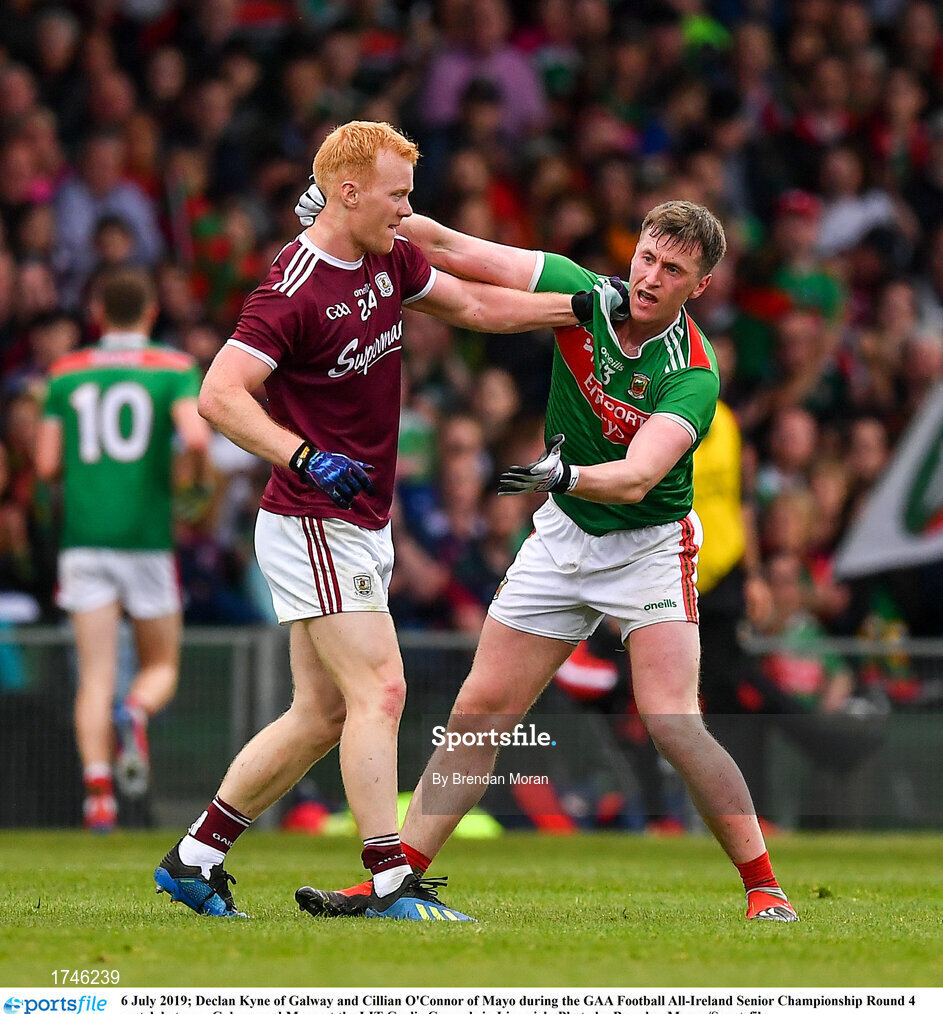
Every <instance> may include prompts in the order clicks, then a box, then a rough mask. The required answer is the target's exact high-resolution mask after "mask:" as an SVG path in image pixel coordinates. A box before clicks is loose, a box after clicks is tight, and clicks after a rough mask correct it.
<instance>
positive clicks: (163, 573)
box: [56, 548, 181, 620]
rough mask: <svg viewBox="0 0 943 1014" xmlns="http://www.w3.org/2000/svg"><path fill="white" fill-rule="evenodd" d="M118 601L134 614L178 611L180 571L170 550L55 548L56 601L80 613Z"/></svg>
mask: <svg viewBox="0 0 943 1014" xmlns="http://www.w3.org/2000/svg"><path fill="white" fill-rule="evenodd" d="M112 602H120V603H121V606H122V608H123V609H124V610H125V612H126V613H127V614H128V615H129V616H131V617H132V618H133V619H135V620H153V619H156V618H157V617H158V616H169V615H170V614H171V613H179V612H180V608H181V598H180V575H179V574H178V573H177V563H176V560H175V559H174V554H173V553H171V552H161V551H157V552H151V551H149V550H137V549H92V548H77V549H64V550H63V551H62V552H61V553H60V554H59V586H58V588H57V589H56V605H57V606H59V608H60V609H64V610H66V612H69V613H85V612H88V611H89V610H91V609H100V608H101V607H102V606H107V605H109V604H110V603H112Z"/></svg>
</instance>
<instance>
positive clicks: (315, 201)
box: [295, 176, 327, 229]
mask: <svg viewBox="0 0 943 1014" xmlns="http://www.w3.org/2000/svg"><path fill="white" fill-rule="evenodd" d="M308 179H309V180H310V181H311V186H310V187H308V189H307V190H306V191H305V192H304V193H303V194H302V195H301V196H300V197H299V198H298V203H297V204H296V205H295V214H296V215H297V216H298V218H299V219H300V220H301V224H302V225H303V226H304V227H305V228H306V229H307V228H308V226H309V225H314V220H315V219H316V218H317V217H318V215H319V214H320V213H321V212H322V211H323V210H324V205H325V204H327V198H326V197H325V196H324V194H323V193H322V192H321V188H320V187H319V186H318V185H317V183H315V182H314V177H313V176H309V177H308Z"/></svg>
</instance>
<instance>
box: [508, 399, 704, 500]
mask: <svg viewBox="0 0 943 1014" xmlns="http://www.w3.org/2000/svg"><path fill="white" fill-rule="evenodd" d="M563 443H564V438H563V436H562V435H560V436H557V437H554V438H553V440H551V442H550V445H549V446H548V448H547V452H546V453H545V454H544V455H543V457H541V458H540V459H539V460H538V461H535V462H533V463H532V464H530V465H515V466H513V467H511V468H510V469H508V471H506V472H504V473H503V474H502V475H501V478H500V480H499V483H498V492H499V493H503V494H514V493H544V492H547V493H569V494H570V496H575V497H579V498H580V499H581V500H592V501H594V502H595V503H618V504H624V503H638V502H639V501H640V500H642V499H644V497H645V495H646V494H647V493H648V492H649V490H651V489H654V487H655V486H657V485H658V483H659V482H661V480H662V479H664V477H665V476H666V475H667V474H668V473H669V472H670V471H671V469H672V468H673V467H674V466H675V464H677V462H678V459H679V458H680V457H681V455H682V454H684V452H685V451H687V450H688V448H689V447H690V446H691V434H690V433H689V432H688V430H687V429H685V427H684V426H682V425H681V423H679V422H677V421H675V420H674V419H673V418H671V417H669V416H667V415H653V416H652V417H651V418H650V419H648V420H647V421H646V422H645V423H643V424H642V426H641V427H640V429H639V431H638V433H636V435H635V437H634V438H633V440H632V443H631V444H630V445H629V449H628V451H627V452H626V455H625V457H624V458H623V459H622V460H621V461H606V462H603V463H602V464H599V465H567V464H565V463H563V462H562V461H561V460H560V448H561V446H562V444H563Z"/></svg>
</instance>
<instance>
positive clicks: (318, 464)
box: [154, 121, 627, 920]
mask: <svg viewBox="0 0 943 1014" xmlns="http://www.w3.org/2000/svg"><path fill="white" fill-rule="evenodd" d="M417 158H418V151H417V148H416V146H415V145H414V144H413V143H412V142H411V141H409V140H407V139H406V138H405V137H404V136H403V135H402V134H400V133H399V132H398V131H396V130H395V129H394V128H392V127H390V126H389V125H388V124H384V123H369V122H360V121H355V122H351V123H347V124H344V125H343V126H341V127H338V128H337V129H336V130H334V131H333V132H332V133H331V134H330V135H329V136H328V137H327V138H326V139H325V141H324V143H323V144H322V145H321V147H320V149H319V150H318V153H317V155H316V156H315V159H314V173H315V176H316V178H317V179H318V180H319V181H320V182H321V185H322V188H323V190H324V192H325V194H326V196H327V204H326V207H325V209H324V211H323V212H322V213H321V214H320V215H319V216H318V218H317V220H316V221H315V223H314V224H313V225H312V226H310V227H309V228H307V229H306V230H305V231H304V232H303V233H302V234H301V235H300V236H299V237H298V238H297V239H295V240H294V241H293V242H291V243H289V244H288V245H287V246H285V247H284V249H283V250H282V251H281V253H280V254H279V255H278V257H277V258H276V259H275V263H274V264H273V265H272V267H271V269H270V271H269V273H268V276H267V277H266V279H265V281H264V282H263V283H262V284H261V285H260V286H259V287H258V288H257V289H256V290H255V291H254V292H253V293H252V294H251V295H250V296H249V298H248V299H247V300H246V303H245V306H244V307H243V311H242V315H241V317H240V320H239V323H238V325H237V327H236V331H235V334H234V335H233V336H232V338H231V339H230V340H229V342H228V343H227V344H226V345H225V346H224V347H223V349H222V350H221V351H220V353H219V355H218V356H217V357H216V360H215V361H214V363H213V365H212V366H211V368H210V370H209V372H208V374H207V376H206V379H205V381H204V383H203V388H202V391H201V394H200V411H201V413H202V414H203V415H204V416H205V417H206V418H207V419H208V420H209V421H210V422H211V423H212V424H213V425H214V426H216V427H217V429H219V430H220V431H222V432H223V433H225V434H226V435H227V436H228V437H229V438H230V439H231V440H233V441H235V442H236V443H237V444H239V445H240V446H241V447H244V448H245V449H246V450H248V451H251V452H252V453H253V454H257V455H259V456H261V457H263V458H266V459H267V460H269V461H271V462H272V464H273V468H272V477H271V479H270V480H269V483H268V486H267V487H266V489H265V493H264V495H263V497H262V504H261V509H260V511H259V518H258V523H257V527H256V552H257V556H258V559H259V564H260V566H261V567H262V570H263V572H264V574H265V576H266V578H267V580H268V583H269V586H270V588H271V592H272V598H273V601H274V604H275V609H276V612H277V614H278V618H279V621H280V622H281V623H285V624H291V661H292V674H293V679H294V696H293V699H292V704H291V707H290V708H289V709H288V711H286V712H285V713H284V714H283V715H281V716H280V717H279V718H278V719H276V720H275V721H274V722H273V723H272V724H271V725H269V726H268V727H267V728H265V729H263V730H262V731H261V732H259V733H258V734H257V735H256V736H255V737H254V738H253V739H252V740H251V741H250V742H249V743H248V744H247V745H246V746H245V747H244V748H243V749H242V751H241V752H240V753H239V754H238V756H237V757H236V759H235V760H234V761H233V763H232V765H231V766H230V768H229V771H228V772H227V774H226V776H225V778H224V779H223V782H222V784H221V785H220V788H219V793H218V795H217V796H216V798H215V799H214V800H213V801H212V802H211V803H210V805H209V806H208V807H207V808H206V810H205V811H204V812H203V814H202V815H200V816H199V817H198V818H197V820H196V821H195V822H194V823H193V824H192V825H191V827H190V829H189V831H188V833H187V834H186V835H185V836H184V837H183V838H182V839H181V840H180V841H179V842H178V843H177V845H175V846H174V847H173V848H172V849H171V850H170V852H168V853H167V855H166V856H165V857H164V859H163V860H162V862H161V864H160V866H158V868H157V869H156V870H155V873H154V877H155V880H156V882H157V885H158V891H166V892H168V893H169V894H170V895H171V897H172V898H173V900H175V901H182V902H184V903H185V904H186V905H188V906H189V907H190V908H192V909H193V910H194V911H196V912H199V913H202V914H206V915H219V916H233V915H239V914H241V913H239V912H238V911H237V909H236V907H235V904H234V903H233V899H232V893H231V891H230V890H229V886H228V884H229V882H230V881H231V880H232V878H231V877H230V876H229V874H228V873H227V872H226V871H225V870H224V869H223V861H224V859H225V856H226V853H227V852H228V851H229V849H230V847H231V846H232V844H233V843H234V842H235V840H236V838H237V837H238V835H239V834H241V833H242V832H243V831H244V830H245V829H246V828H247V827H248V826H249V825H250V823H251V822H252V821H253V820H254V819H255V818H256V817H257V816H258V815H259V814H260V813H262V812H263V811H264V810H265V809H266V808H267V807H269V806H271V805H272V803H274V802H275V801H276V800H277V799H279V798H280V797H281V796H282V795H283V794H284V793H285V792H286V791H288V789H290V788H291V787H292V786H293V785H294V784H295V783H296V782H297V781H298V780H299V779H300V778H301V777H302V776H303V775H304V774H305V772H306V771H307V770H308V768H310V767H311V765H312V764H313V763H314V762H315V761H317V760H318V759H319V758H320V757H322V756H323V755H324V754H325V753H327V752H328V751H329V750H330V749H331V748H332V747H334V746H335V745H336V744H337V743H338V742H340V764H341V771H342V774H343V778H344V787H345V790H346V792H347V798H348V802H349V803H350V808H351V811H352V812H353V815H354V817H355V819H356V821H357V826H358V827H359V829H360V833H361V836H362V837H363V843H364V847H363V853H362V859H363V864H364V867H365V868H367V869H369V870H370V871H371V874H372V877H373V893H372V895H371V898H370V902H369V905H368V906H367V910H366V914H367V915H372V916H379V917H385V918H399V919H432V918H435V919H451V920H465V919H468V917H467V916H464V915H462V914H461V913H458V912H455V911H454V910H453V909H450V908H447V907H446V906H444V905H442V903H441V902H440V901H438V900H437V898H436V887H437V886H440V885H439V884H437V883H435V882H432V881H420V880H418V879H417V878H416V876H415V875H414V874H413V872H412V869H411V867H410V863H409V858H408V857H407V855H406V854H405V852H404V849H403V846H402V844H401V842H400V838H399V833H398V827H397V821H396V792H397V784H396V771H397V764H396V746H397V732H398V728H399V720H400V715H401V712H402V708H403V702H404V699H405V692H406V687H405V682H404V679H403V666H402V660H401V658H400V653H399V647H398V644H397V640H396V634H395V631H394V629H393V623H392V621H391V619H390V615H389V610H388V607H387V587H388V584H389V580H390V573H391V570H392V566H393V548H392V540H391V536H390V526H389V517H390V514H389V512H390V504H391V500H392V495H393V476H394V471H395V465H396V445H397V431H398V427H399V413H400V368H401V348H402V330H403V323H402V307H403V306H404V305H405V304H409V305H410V306H412V307H413V308H414V309H417V310H421V311H423V312H425V313H431V314H433V315H435V316H436V317H439V318H440V319H442V320H444V321H446V322H447V323H449V324H455V325H458V326H461V327H466V328H471V329H474V330H480V331H491V332H513V331H526V330H532V329H534V328H537V327H556V326H561V325H566V324H573V323H575V322H576V321H577V320H578V319H583V318H582V316H580V317H578V316H577V314H575V313H574V312H573V307H574V306H576V307H577V309H578V310H581V311H582V310H583V308H584V306H585V305H586V303H585V300H584V303H582V304H581V303H579V299H580V297H587V298H588V295H589V294H588V293H581V294H578V295H577V296H575V297H571V296H570V295H561V294H558V293H543V294H537V293H530V292H523V291H519V290H512V289H503V288H498V287H495V286H491V285H485V284H481V283H478V282H469V281H463V280H459V279H457V278H454V277H452V276H451V275H447V274H444V273H442V272H437V271H436V270H435V269H434V268H432V267H430V265H429V263H428V262H427V260H426V258H425V257H424V255H423V254H422V253H421V252H420V251H419V249H418V248H417V247H415V246H413V245H412V244H410V243H409V242H408V241H407V240H406V239H404V238H403V237H401V236H398V235H397V228H398V226H399V225H400V224H401V222H402V221H403V219H404V218H406V217H408V216H409V215H410V214H412V209H411V208H410V204H409V195H410V193H411V191H412V188H413V166H414V165H415V163H416V160H417ZM609 292H610V296H611V300H612V301H613V302H614V304H615V305H614V307H613V309H614V311H615V312H619V310H620V309H621V306H622V302H621V301H622V299H623V298H624V297H625V298H627V296H626V295H625V292H624V290H620V289H619V288H618V287H615V288H610V290H609ZM263 384H264V385H265V392H266V394H267V397H268V409H269V410H268V413H266V411H265V410H264V409H263V408H262V406H261V405H260V404H259V403H258V402H257V401H256V399H255V397H254V392H255V391H256V390H257V389H258V388H260V387H261V386H262V385H263Z"/></svg>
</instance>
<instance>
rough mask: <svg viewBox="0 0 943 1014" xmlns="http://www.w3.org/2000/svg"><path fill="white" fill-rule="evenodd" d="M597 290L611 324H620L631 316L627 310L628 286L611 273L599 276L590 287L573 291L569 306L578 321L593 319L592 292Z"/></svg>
mask: <svg viewBox="0 0 943 1014" xmlns="http://www.w3.org/2000/svg"><path fill="white" fill-rule="evenodd" d="M597 290H598V292H599V298H600V300H601V301H602V303H603V305H604V306H605V307H606V309H607V310H608V311H609V319H610V320H611V321H612V322H613V324H620V323H621V322H622V321H624V320H628V319H629V317H631V316H632V314H631V312H630V310H629V299H630V296H629V290H628V287H627V286H626V284H625V282H623V281H622V279H621V278H619V276H618V275H612V276H611V277H610V278H600V279H599V281H598V282H596V284H595V286H594V287H593V288H592V289H588V290H586V291H584V292H577V293H574V295H573V298H572V299H571V300H570V306H571V307H572V308H573V314H574V316H575V317H576V319H577V320H578V321H579V322H580V323H583V322H584V321H589V320H592V319H593V293H594V292H596V291H597Z"/></svg>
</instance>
